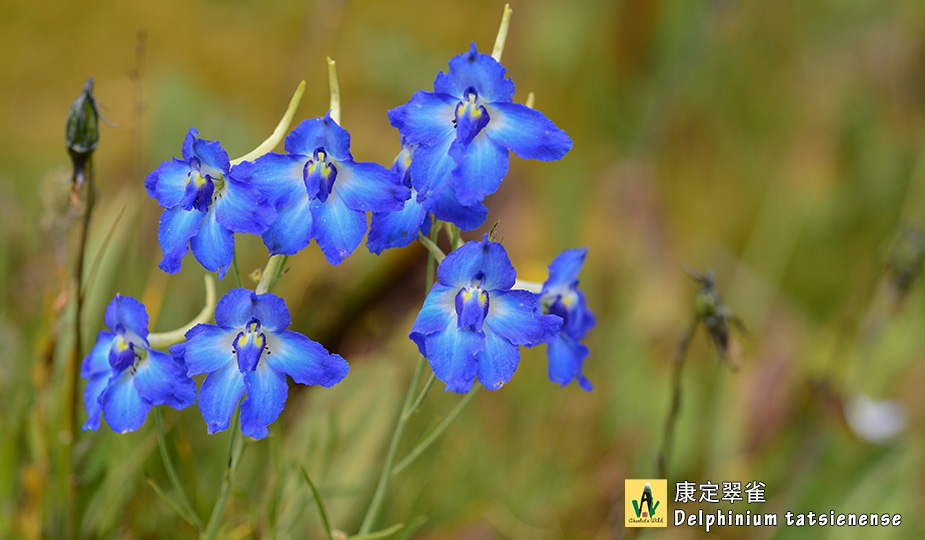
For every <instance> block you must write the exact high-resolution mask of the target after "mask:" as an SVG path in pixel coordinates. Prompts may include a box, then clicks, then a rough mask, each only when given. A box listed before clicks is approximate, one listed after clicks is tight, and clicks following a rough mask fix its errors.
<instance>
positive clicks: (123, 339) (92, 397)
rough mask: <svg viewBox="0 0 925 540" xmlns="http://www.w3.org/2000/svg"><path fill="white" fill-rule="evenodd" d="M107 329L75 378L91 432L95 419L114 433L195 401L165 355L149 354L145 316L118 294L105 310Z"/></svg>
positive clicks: (182, 373)
mask: <svg viewBox="0 0 925 540" xmlns="http://www.w3.org/2000/svg"><path fill="white" fill-rule="evenodd" d="M105 321H106V326H107V327H108V328H109V330H102V331H100V333H99V336H98V337H97V338H96V344H95V345H94V346H93V349H92V350H91V351H90V354H88V355H87V357H86V358H84V360H83V365H82V366H81V369H80V376H81V377H83V378H84V379H89V382H87V387H86V389H85V390H84V404H85V405H86V408H87V416H89V418H88V419H87V422H86V423H85V424H84V426H83V429H84V431H87V430H88V429H90V430H93V431H96V430H97V429H98V428H99V427H100V413H101V412H102V414H103V417H104V418H105V419H106V423H107V424H109V427H111V428H112V430H113V431H116V432H119V433H126V432H129V431H135V430H136V429H138V428H140V427H141V425H142V424H144V422H145V418H147V416H148V412H149V411H150V410H151V406H153V405H163V404H167V405H170V406H171V407H173V408H175V409H182V408H184V407H187V406H189V405H192V403H193V402H194V401H196V383H195V381H193V379H191V378H190V377H188V376H187V375H186V370H185V369H184V368H183V366H182V365H180V364H178V363H177V362H176V361H175V360H174V359H173V358H171V357H170V355H169V354H167V353H163V352H161V351H157V350H154V349H149V348H148V339H147V338H148V313H147V311H145V306H144V305H143V304H142V303H141V302H139V301H138V300H135V299H134V298H132V297H130V296H122V295H121V294H117V295H116V296H115V298H113V299H112V301H111V302H110V303H109V305H108V306H106V316H105Z"/></svg>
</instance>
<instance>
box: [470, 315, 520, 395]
mask: <svg viewBox="0 0 925 540" xmlns="http://www.w3.org/2000/svg"><path fill="white" fill-rule="evenodd" d="M492 300H494V298H492ZM478 362H479V382H480V383H482V386H484V387H485V388H487V389H489V390H497V389H499V388H501V387H502V386H504V385H505V384H507V382H508V381H510V380H511V377H513V376H514V372H515V371H517V364H518V363H519V362H520V350H519V348H518V347H517V345H514V344H512V343H511V342H510V341H508V340H506V339H504V338H503V337H501V335H499V334H498V333H496V332H493V331H491V329H488V330H486V331H485V349H484V350H483V351H481V352H480V353H479V354H478Z"/></svg>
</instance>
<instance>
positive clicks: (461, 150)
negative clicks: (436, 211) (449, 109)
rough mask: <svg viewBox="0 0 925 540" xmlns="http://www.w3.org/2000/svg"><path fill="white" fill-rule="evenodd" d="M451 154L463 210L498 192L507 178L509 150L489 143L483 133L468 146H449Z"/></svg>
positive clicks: (459, 143)
mask: <svg viewBox="0 0 925 540" xmlns="http://www.w3.org/2000/svg"><path fill="white" fill-rule="evenodd" d="M449 154H450V157H452V158H453V160H454V161H455V162H456V168H455V169H453V185H454V186H455V187H456V197H457V198H458V199H459V202H460V203H461V204H463V205H464V206H471V205H473V204H476V203H479V202H481V201H482V200H483V199H484V198H485V196H486V195H491V194H492V193H494V192H495V191H497V190H498V186H500V185H501V180H502V179H503V178H504V175H505V174H507V168H508V161H509V152H508V151H507V148H504V147H502V146H500V145H498V144H497V143H495V142H494V141H492V140H491V139H489V138H488V136H487V135H486V134H485V132H484V131H482V132H480V133H479V134H478V135H476V136H475V138H474V139H472V142H470V143H469V144H463V143H462V142H460V141H459V140H456V141H454V142H453V144H452V145H450V150H449Z"/></svg>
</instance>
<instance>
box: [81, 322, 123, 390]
mask: <svg viewBox="0 0 925 540" xmlns="http://www.w3.org/2000/svg"><path fill="white" fill-rule="evenodd" d="M115 337H116V335H115V334H114V333H112V332H110V331H109V330H100V333H99V334H98V335H97V336H96V343H95V344H94V345H93V348H92V349H90V354H88V355H87V357H86V358H84V359H83V363H82V364H81V366H80V376H81V377H82V378H84V379H89V378H90V377H92V376H93V375H96V374H98V373H106V374H107V376H108V374H109V372H110V371H111V369H110V366H109V349H110V347H112V341H113V340H114V339H115Z"/></svg>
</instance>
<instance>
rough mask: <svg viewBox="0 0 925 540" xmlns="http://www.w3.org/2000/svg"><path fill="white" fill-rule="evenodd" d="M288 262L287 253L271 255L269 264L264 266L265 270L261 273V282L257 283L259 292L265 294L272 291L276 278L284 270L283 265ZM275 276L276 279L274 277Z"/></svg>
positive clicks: (257, 291)
mask: <svg viewBox="0 0 925 540" xmlns="http://www.w3.org/2000/svg"><path fill="white" fill-rule="evenodd" d="M285 263H286V256H285V255H273V256H272V257H270V260H268V261H267V265H266V266H265V267H264V268H263V272H261V273H260V282H259V283H257V290H256V291H255V292H256V293H257V294H264V293H268V292H270V290H271V289H272V288H273V285H275V284H276V283H275V281H276V279H278V278H279V274H280V273H281V272H282V268H283V265H284V264H285ZM274 276H275V278H276V279H274Z"/></svg>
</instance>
